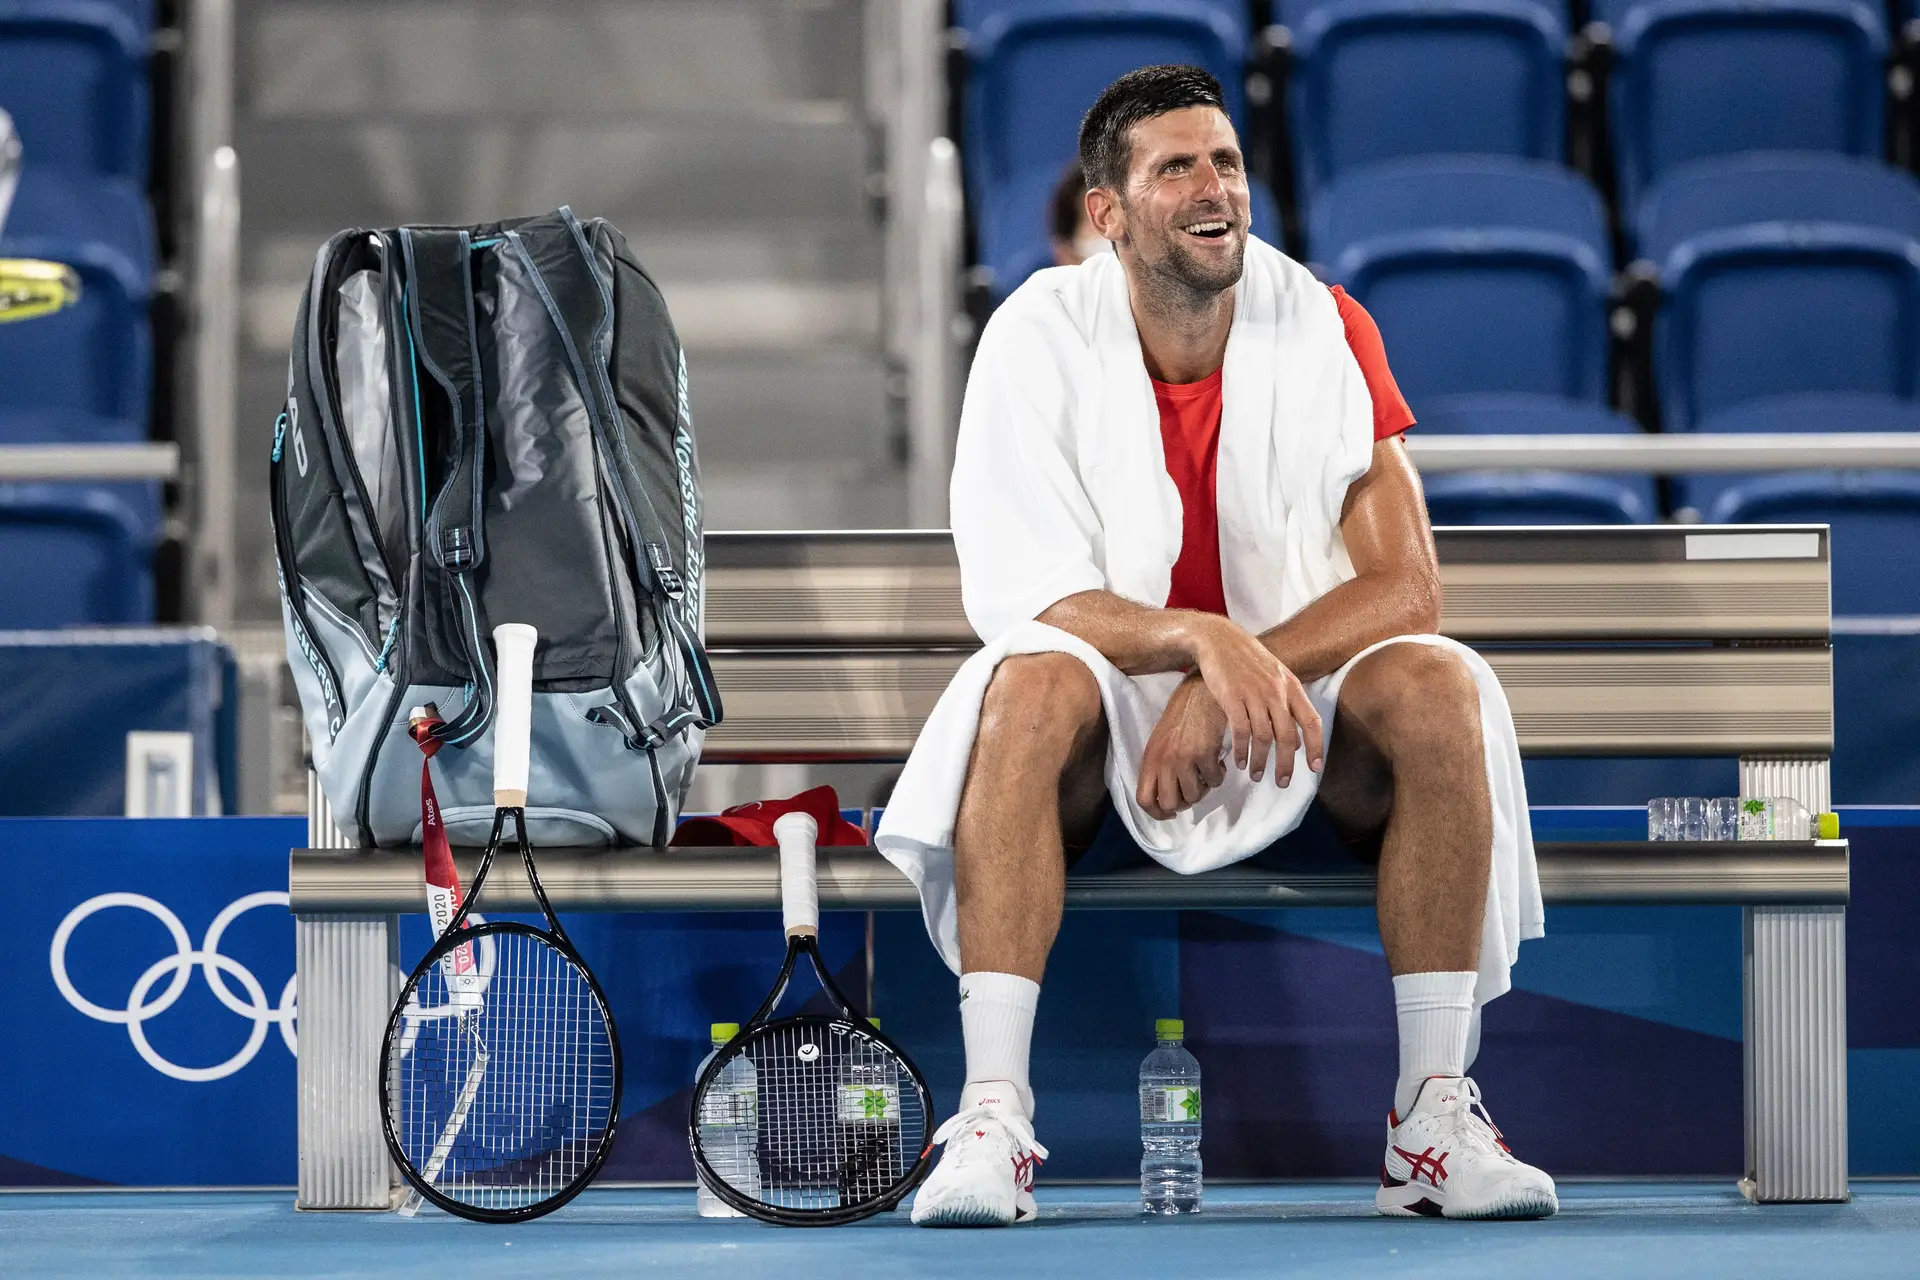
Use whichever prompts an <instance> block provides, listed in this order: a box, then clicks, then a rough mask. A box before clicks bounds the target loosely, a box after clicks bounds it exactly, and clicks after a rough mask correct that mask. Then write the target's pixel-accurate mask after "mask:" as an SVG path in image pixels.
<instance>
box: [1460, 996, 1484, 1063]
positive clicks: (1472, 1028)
mask: <svg viewBox="0 0 1920 1280" xmlns="http://www.w3.org/2000/svg"><path fill="white" fill-rule="evenodd" d="M1479 1056H1480V1006H1479V1005H1477V1004H1476V1005H1475V1006H1473V1021H1472V1022H1469V1023H1468V1024H1467V1051H1466V1052H1465V1053H1464V1054H1462V1055H1460V1072H1461V1074H1462V1075H1464V1074H1466V1073H1467V1072H1469V1071H1471V1070H1473V1061H1474V1059H1475V1058H1478V1057H1479Z"/></svg>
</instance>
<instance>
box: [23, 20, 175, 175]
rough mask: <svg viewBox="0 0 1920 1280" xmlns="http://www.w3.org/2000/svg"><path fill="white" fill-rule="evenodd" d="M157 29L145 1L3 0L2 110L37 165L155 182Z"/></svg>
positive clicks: (29, 156) (30, 157) (28, 159)
mask: <svg viewBox="0 0 1920 1280" xmlns="http://www.w3.org/2000/svg"><path fill="white" fill-rule="evenodd" d="M152 25H153V9H152V5H151V3H147V2H143V0H119V2H118V3H107V2H106V0H0V107H4V108H5V109H6V110H7V111H8V112H9V113H10V114H11V115H12V116H13V121H14V125H15V127H16V128H17V129H18V130H19V132H20V141H21V143H22V145H23V146H24V147H25V149H26V158H27V163H29V164H36V165H45V166H48V167H50V168H60V169H67V170H73V171H78V172H83V173H102V174H115V175H119V176H122V177H129V178H134V179H137V180H144V179H145V178H146V174H147V130H148V116H149V114H150V111H151V107H150V99H151V94H150V93H149V90H148V87H147V46H148V42H149V40H150V39H151V30H152Z"/></svg>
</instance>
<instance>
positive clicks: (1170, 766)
mask: <svg viewBox="0 0 1920 1280" xmlns="http://www.w3.org/2000/svg"><path fill="white" fill-rule="evenodd" d="M1226 740H1227V713H1226V712H1224V711H1222V710H1221V709H1220V704H1219V703H1217V702H1215V701H1214V700H1213V695H1212V694H1210V693H1208V692H1207V686H1206V684H1205V683H1204V682H1203V681H1202V680H1201V679H1200V677H1199V676H1197V675H1191V676H1188V677H1187V678H1186V679H1185V680H1183V681H1181V682H1180V687H1179V688H1178V689H1175V690H1174V691H1173V697H1171V698H1169V699H1168V700H1167V709H1166V710H1165V711H1164V712H1162V713H1161V716H1160V723H1159V724H1157V725H1155V726H1154V728H1153V736H1152V737H1150V738H1148V739H1147V752H1146V755H1145V756H1143V757H1141V760H1140V785H1139V787H1138V788H1137V789H1136V790H1135V792H1134V797H1135V798H1136V799H1137V800H1139V801H1140V807H1141V808H1142V809H1145V810H1146V811H1147V812H1148V813H1149V814H1151V815H1152V816H1153V817H1155V818H1161V819H1165V818H1171V817H1172V816H1173V815H1174V814H1176V813H1179V812H1181V811H1182V810H1183V809H1190V808H1192V807H1193V806H1194V805H1196V804H1199V803H1200V797H1202V796H1204V795H1206V794H1207V792H1209V791H1211V790H1213V789H1214V788H1215V787H1217V786H1219V785H1220V784H1221V783H1222V782H1224V781H1226V777H1227V755H1226Z"/></svg>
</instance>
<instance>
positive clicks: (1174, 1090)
mask: <svg viewBox="0 0 1920 1280" xmlns="http://www.w3.org/2000/svg"><path fill="white" fill-rule="evenodd" d="M1140 1119H1141V1120H1142V1121H1143V1122H1145V1123H1147V1124H1197V1123H1199V1121H1200V1090H1199V1088H1198V1087H1197V1086H1191V1087H1190V1086H1183V1085H1172V1086H1154V1085H1149V1086H1147V1087H1146V1088H1144V1089H1142V1090H1141V1091H1140Z"/></svg>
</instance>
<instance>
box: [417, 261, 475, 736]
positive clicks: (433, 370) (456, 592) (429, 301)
mask: <svg viewBox="0 0 1920 1280" xmlns="http://www.w3.org/2000/svg"><path fill="white" fill-rule="evenodd" d="M400 247H401V253H402V255H403V257H404V259H405V262H406V279H407V325H408V331H409V334H410V335H411V337H412V340H413V353H414V359H415V361H416V362H417V363H418V365H419V366H420V367H421V368H423V369H425V370H426V371H427V375H428V376H429V377H431V378H432V379H433V380H434V381H435V382H436V383H438V384H439V386H440V389H441V391H442V392H443V393H444V394H445V395H446V398H447V404H448V406H449V414H448V418H449V421H448V427H447V438H446V449H445V456H444V459H443V461H444V462H445V470H444V474H445V476H446V479H445V480H444V481H442V483H441V486H440V491H439V492H438V493H437V494H435V495H434V497H433V500H432V502H431V503H430V504H429V505H428V506H427V511H426V536H425V549H426V551H427V554H428V555H430V556H431V557H433V561H434V563H435V564H436V565H438V566H439V567H440V569H441V570H442V571H443V572H444V573H445V574H447V576H448V579H449V581H450V582H451V584H452V586H451V591H452V596H453V599H452V603H453V606H454V612H455V614H456V615H457V616H458V617H459V620H460V621H459V627H458V630H459V633H460V646H461V649H462V651H463V652H464V654H465V656H466V660H467V667H468V671H469V672H470V673H471V674H470V679H469V694H468V697H467V703H466V706H464V707H463V708H461V711H460V714H459V715H457V716H455V717H454V718H453V719H452V720H451V721H448V722H445V723H436V727H435V728H434V729H432V730H431V732H432V733H433V736H434V737H435V739H436V740H438V741H441V742H446V743H450V744H452V745H454V746H458V747H463V746H466V745H467V744H469V743H471V742H472V741H473V740H474V739H476V738H478V737H479V736H480V735H481V734H482V733H484V732H486V729H487V726H488V725H489V724H490V723H491V722H492V720H493V656H492V650H490V649H489V648H488V647H487V640H486V636H487V626H486V619H485V618H484V617H483V616H482V612H481V608H480V602H479V592H478V591H477V590H475V588H474V583H473V577H474V573H475V571H476V570H478V569H479V567H480V565H481V564H482V563H483V562H484V561H485V560H486V555H487V543H486V521H485V502H486V484H485V468H486V441H487V425H486V396H485V394H484V392H483V389H482V387H481V384H480V348H479V339H478V337H477V335H476V334H475V332H474V310H473V272H472V259H473V244H472V239H471V237H470V236H469V235H468V233H467V232H465V231H438V230H420V229H417V228H413V227H402V228H401V229H400ZM422 501H425V495H424V494H423V495H422Z"/></svg>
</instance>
